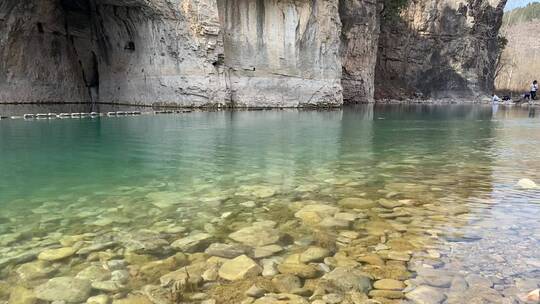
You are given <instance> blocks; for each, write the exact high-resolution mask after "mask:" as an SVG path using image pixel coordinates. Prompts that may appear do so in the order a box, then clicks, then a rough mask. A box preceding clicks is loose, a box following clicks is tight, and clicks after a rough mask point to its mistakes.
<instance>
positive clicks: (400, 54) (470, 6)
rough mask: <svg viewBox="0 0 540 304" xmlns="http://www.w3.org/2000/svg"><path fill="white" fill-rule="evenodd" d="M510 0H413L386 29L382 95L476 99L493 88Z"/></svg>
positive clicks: (381, 50)
mask: <svg viewBox="0 0 540 304" xmlns="http://www.w3.org/2000/svg"><path fill="white" fill-rule="evenodd" d="M505 3H506V0H465V1H463V0H441V1H433V0H411V1H409V4H408V5H407V6H406V7H405V8H404V9H402V11H401V14H400V16H399V18H398V19H397V20H396V19H390V20H388V19H387V20H385V19H383V22H382V26H381V36H380V40H379V56H378V62H377V69H376V74H377V78H376V83H377V84H376V87H377V97H379V98H380V97H409V96H411V95H414V94H417V93H421V94H422V95H423V96H429V97H436V98H437V97H462V98H475V97H477V96H479V95H483V94H488V93H489V92H491V90H492V89H493V80H494V79H493V78H494V70H495V60H496V57H497V54H498V52H499V47H498V39H497V37H498V31H499V28H500V26H501V21H502V15H503V8H504V5H505Z"/></svg>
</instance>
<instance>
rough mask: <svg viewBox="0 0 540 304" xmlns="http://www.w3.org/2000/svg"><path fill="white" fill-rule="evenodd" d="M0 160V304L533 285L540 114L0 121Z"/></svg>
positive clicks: (328, 295)
mask: <svg viewBox="0 0 540 304" xmlns="http://www.w3.org/2000/svg"><path fill="white" fill-rule="evenodd" d="M0 160H1V162H0V303H3V302H6V303H8V301H9V303H38V302H37V301H45V302H53V301H64V303H85V302H88V303H109V302H113V303H118V304H121V303H156V304H166V303H204V304H212V303H218V304H219V303H252V302H254V303H257V304H265V303H291V304H293V303H315V304H322V303H377V302H378V303H525V302H526V300H525V299H524V297H525V296H526V295H527V294H528V293H529V292H530V291H533V290H535V289H537V288H539V286H540V285H539V284H540V249H539V248H540V246H539V245H540V188H535V187H534V185H531V187H527V188H530V189H524V188H523V187H519V186H517V185H516V184H517V183H518V181H519V180H520V179H525V178H526V179H530V180H532V181H534V182H536V183H539V184H540V109H536V110H535V109H528V108H520V107H502V106H501V107H492V106H471V105H444V106H442V105H441V106H436V105H377V106H358V107H351V108H344V109H339V110H329V111H297V110H268V111H237V112H229V111H217V112H192V113H182V114H166V115H165V114H163V115H153V114H150V115H140V116H129V117H99V118H82V119H42V120H24V119H5V120H0ZM253 284H255V285H256V286H258V287H257V288H258V289H260V290H258V293H256V292H255V291H257V290H255V291H254V289H257V288H252V290H251V293H250V292H248V294H247V295H246V291H247V290H248V289H249V288H250V287H252V285H253ZM261 290H262V291H261ZM28 299H30V300H28ZM24 300H27V301H30V302H24ZM32 301H33V302H32ZM100 301H101V302H100ZM40 303H41V302H40ZM59 303H62V302H59Z"/></svg>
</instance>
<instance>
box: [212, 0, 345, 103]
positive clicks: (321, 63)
mask: <svg viewBox="0 0 540 304" xmlns="http://www.w3.org/2000/svg"><path fill="white" fill-rule="evenodd" d="M219 12H220V19H221V24H222V26H223V35H224V46H225V61H224V64H225V66H226V69H227V77H228V81H229V84H230V89H231V100H232V101H233V103H234V104H235V105H240V106H246V105H247V106H276V105H277V106H285V107H287V106H298V105H301V106H328V105H330V106H331V105H339V104H341V102H342V95H341V85H340V81H341V67H340V64H341V61H340V58H339V33H340V28H341V24H340V22H339V15H338V2H337V1H333V0H331V1H321V0H300V1H299V0H256V1H255V0H222V1H219Z"/></svg>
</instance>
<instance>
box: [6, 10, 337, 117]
mask: <svg viewBox="0 0 540 304" xmlns="http://www.w3.org/2000/svg"><path fill="white" fill-rule="evenodd" d="M218 3H219V5H218ZM0 16H1V19H0V24H1V27H2V28H1V29H2V31H1V32H2V33H1V34H2V40H0V49H1V50H2V51H1V52H2V53H0V55H1V56H0V60H1V62H0V63H1V66H0V71H1V72H2V76H1V77H2V78H1V80H2V81H1V84H0V86H1V88H2V92H1V93H0V94H1V95H0V102H61V101H66V102H105V103H123V104H140V105H176V106H209V105H210V106H216V105H218V106H219V105H222V106H278V107H296V106H321V105H325V106H328V105H329V106H336V105H340V104H341V103H342V94H341V85H340V81H341V66H340V57H339V33H340V28H341V24H340V21H339V13H338V2H337V0H331V1H329V0H324V1H323V0H285V1H284V0H280V1H278V0H257V1H255V0H220V1H216V0H39V1H38V0H23V1H22V2H20V1H19V0H6V1H3V2H2V4H1V6H0Z"/></svg>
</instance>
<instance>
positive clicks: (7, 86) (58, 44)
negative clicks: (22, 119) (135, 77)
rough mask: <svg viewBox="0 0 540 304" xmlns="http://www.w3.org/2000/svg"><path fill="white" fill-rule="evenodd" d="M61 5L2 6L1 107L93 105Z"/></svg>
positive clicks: (15, 3) (25, 3) (25, 0)
mask: <svg viewBox="0 0 540 304" xmlns="http://www.w3.org/2000/svg"><path fill="white" fill-rule="evenodd" d="M65 32H66V30H65V27H64V22H63V12H62V8H61V7H60V5H59V3H49V2H47V1H28V0H21V1H0V102H29V101H31V102H66V101H71V102H88V101H89V95H88V90H87V88H86V86H85V85H84V80H83V75H82V73H81V72H80V68H79V67H78V58H77V54H76V51H75V49H74V48H73V47H72V46H71V43H70V41H69V39H66V34H65Z"/></svg>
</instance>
